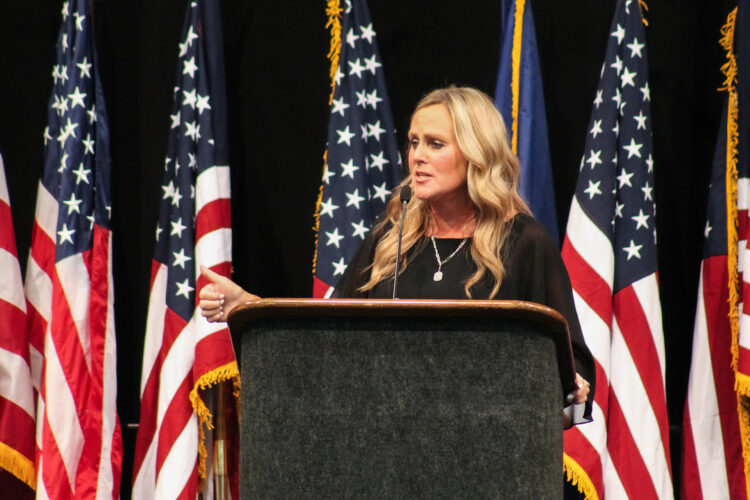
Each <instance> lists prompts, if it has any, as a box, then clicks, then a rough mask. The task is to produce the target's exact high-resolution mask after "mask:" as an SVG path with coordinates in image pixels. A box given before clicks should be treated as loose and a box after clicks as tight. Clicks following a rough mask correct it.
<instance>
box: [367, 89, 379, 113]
mask: <svg viewBox="0 0 750 500" xmlns="http://www.w3.org/2000/svg"><path fill="white" fill-rule="evenodd" d="M382 100H383V99H381V98H380V97H378V89H373V91H372V92H370V93H369V94H367V104H369V105H370V106H372V109H378V103H379V102H380V101H382Z"/></svg>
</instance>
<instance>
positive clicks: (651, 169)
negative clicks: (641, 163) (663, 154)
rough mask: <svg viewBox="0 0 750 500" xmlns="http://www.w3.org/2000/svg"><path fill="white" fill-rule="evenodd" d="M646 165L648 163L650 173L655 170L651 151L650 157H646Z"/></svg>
mask: <svg viewBox="0 0 750 500" xmlns="http://www.w3.org/2000/svg"><path fill="white" fill-rule="evenodd" d="M646 165H648V173H649V174H650V173H651V172H653V171H654V160H653V158H651V154H650V153H649V155H648V158H646Z"/></svg>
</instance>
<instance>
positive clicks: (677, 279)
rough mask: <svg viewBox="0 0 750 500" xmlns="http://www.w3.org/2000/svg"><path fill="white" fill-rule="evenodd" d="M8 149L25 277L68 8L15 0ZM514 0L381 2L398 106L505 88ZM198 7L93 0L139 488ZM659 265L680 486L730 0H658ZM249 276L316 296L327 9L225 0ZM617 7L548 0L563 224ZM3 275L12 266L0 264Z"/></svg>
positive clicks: (237, 245) (7, 43) (238, 268)
mask: <svg viewBox="0 0 750 500" xmlns="http://www.w3.org/2000/svg"><path fill="white" fill-rule="evenodd" d="M0 3H1V5H0V74H1V75H2V77H1V78H0V153H2V155H3V157H4V159H5V168H6V174H7V180H8V185H9V190H10V198H11V204H12V209H13V216H14V224H15V230H16V238H17V244H18V248H19V257H20V260H21V264H22V266H24V268H25V261H26V255H27V254H28V248H29V242H30V236H31V227H32V222H33V216H34V203H35V195H36V194H35V193H36V185H37V182H38V179H39V176H40V174H41V169H42V164H43V158H42V154H43V147H42V146H43V142H42V131H43V129H44V127H45V120H46V109H47V101H48V98H49V94H50V92H51V88H52V76H51V71H52V65H53V63H54V53H55V47H54V44H55V40H56V37H57V32H58V29H59V23H60V10H61V2H51V1H49V0H25V1H23V2H13V1H10V0H3V1H2V2H0ZM500 3H501V1H500V0H476V1H467V2H455V1H450V0H430V1H411V2H407V1H399V0H370V1H369V7H370V11H371V15H372V19H373V24H374V28H375V30H376V31H377V32H378V43H379V47H380V53H381V57H382V62H383V66H384V70H385V75H386V80H387V85H388V92H389V95H390V98H391V106H392V109H393V114H394V118H395V123H396V126H397V127H398V132H399V139H400V140H402V141H403V140H404V133H405V131H406V130H407V129H408V119H409V114H410V112H411V108H412V107H413V105H414V104H415V103H416V101H417V100H418V99H419V97H420V96H421V95H422V94H424V93H425V92H427V91H429V90H431V89H432V88H434V87H437V86H442V85H445V84H449V83H456V84H467V85H472V86H475V87H478V88H480V89H482V90H484V91H486V92H488V93H489V94H490V95H492V94H493V92H494V88H495V78H496V74H497V68H498V57H499V43H500V39H501V37H500V35H501V25H500ZM186 4H187V2H186V0H177V1H172V2H154V1H148V0H129V1H125V0H94V21H95V28H96V39H97V44H98V46H97V50H98V54H99V69H100V71H101V77H102V82H103V85H104V89H105V96H106V100H107V106H108V111H109V118H110V128H111V137H112V143H111V153H112V177H113V181H114V182H113V193H112V197H113V203H112V206H113V210H112V214H113V218H114V221H113V225H114V278H115V286H116V293H115V299H116V326H117V341H118V386H119V392H118V407H119V415H120V419H121V422H122V424H123V431H124V437H125V454H126V456H125V465H124V468H123V478H122V479H123V490H124V492H125V493H126V494H127V491H128V490H129V484H130V475H131V470H130V468H131V463H132V453H133V441H134V437H135V430H134V429H133V428H129V427H127V424H131V423H137V422H138V415H139V397H138V394H139V385H140V383H139V381H140V362H141V353H142V348H143V336H144V327H145V318H146V304H147V298H148V289H149V275H150V265H151V256H152V252H153V234H154V228H155V224H156V219H157V201H158V199H159V192H160V189H159V186H160V184H161V180H162V173H163V158H164V155H165V153H166V144H167V131H168V127H169V113H170V110H171V105H172V88H173V85H174V81H175V73H176V62H177V44H178V42H179V41H180V34H181V29H182V23H183V19H184V16H185V8H186ZM648 4H649V5H648V7H649V10H648V11H646V18H647V20H648V22H649V26H648V27H647V29H646V33H647V50H648V57H649V64H650V86H651V101H652V108H651V109H652V125H653V132H654V150H655V151H654V158H655V175H656V185H655V196H656V203H657V207H658V211H657V217H656V222H657V229H658V232H659V267H660V286H661V297H662V314H663V321H664V333H665V338H666V355H667V400H668V406H669V416H670V424H671V426H670V428H671V431H672V432H671V439H672V451H673V456H672V465H673V469H674V471H673V473H674V476H675V482H676V483H677V482H678V477H679V464H680V460H679V449H680V431H681V419H682V409H683V404H684V399H685V391H686V387H687V378H688V370H689V364H690V353H691V346H692V342H691V338H692V328H693V317H694V310H695V301H696V292H697V282H698V269H699V263H700V249H701V242H702V236H703V227H704V222H705V221H704V216H705V204H706V193H707V188H708V179H709V172H710V164H711V159H712V153H713V147H714V142H715V139H716V134H717V126H718V121H719V116H720V101H721V98H720V95H719V93H718V92H717V88H718V87H719V86H721V83H722V80H723V78H722V75H721V73H720V71H719V68H720V66H721V64H722V62H723V60H724V54H723V51H722V50H721V48H720V47H719V45H718V39H719V29H720V27H721V26H722V24H723V23H724V21H725V18H726V15H727V14H728V12H729V10H730V9H731V8H732V2H730V1H727V0H722V1H718V2H698V1H697V0H683V1H676V0H671V1H669V0H662V1H658V2H657V1H653V0H652V1H651V2H648ZM222 7H223V19H224V37H225V46H226V47H225V48H226V65H227V67H226V72H227V83H228V89H227V91H228V103H229V113H230V115H229V134H230V149H231V167H232V189H233V199H232V210H233V226H234V269H235V279H236V280H237V281H238V282H239V283H240V284H242V285H243V286H245V287H246V288H247V289H249V290H252V291H253V292H255V293H257V294H259V295H261V296H276V297H306V296H310V294H311V290H312V285H311V283H312V279H311V260H312V254H313V238H314V236H313V232H312V224H313V211H314V207H315V199H316V196H317V192H318V187H319V183H320V179H321V175H322V166H323V165H322V155H323V151H324V149H325V140H326V128H327V112H328V92H329V82H328V65H329V63H328V61H327V59H326V54H327V51H328V46H329V35H328V32H327V31H326V28H325V23H326V15H325V2H324V0H319V1H317V2H313V1H306V2H278V1H273V0H224V1H223V3H222ZM614 8H615V0H578V1H575V2H560V1H559V0H534V1H533V12H534V16H535V22H536V32H537V38H538V42H539V53H540V58H541V65H542V74H543V79H544V90H545V98H546V107H547V117H548V122H549V137H550V143H551V153H552V162H553V169H554V177H555V185H556V203H557V211H558V217H559V224H560V227H561V228H564V227H565V223H566V218H567V213H568V208H569V205H570V200H571V197H572V194H573V191H574V189H575V183H576V176H577V172H578V165H579V162H580V158H581V155H582V153H583V145H584V139H585V135H586V132H587V128H588V118H589V113H590V111H591V105H592V100H593V97H594V92H595V89H596V85H597V83H598V77H599V70H600V68H601V64H602V61H603V57H604V50H605V47H606V43H607V39H608V36H609V25H610V22H611V19H612V14H613V13H614ZM0 272H2V271H1V270H0Z"/></svg>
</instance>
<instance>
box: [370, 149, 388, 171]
mask: <svg viewBox="0 0 750 500" xmlns="http://www.w3.org/2000/svg"><path fill="white" fill-rule="evenodd" d="M383 154H384V153H383V151H381V152H380V153H378V154H377V155H374V154H370V159H371V160H372V163H370V167H371V168H377V169H378V170H380V171H381V172H382V171H383V166H384V165H386V164H388V163H390V162H389V161H388V160H386V159H385V158H384V157H383Z"/></svg>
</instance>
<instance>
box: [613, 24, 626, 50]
mask: <svg viewBox="0 0 750 500" xmlns="http://www.w3.org/2000/svg"><path fill="white" fill-rule="evenodd" d="M610 36H616V37H617V43H618V45H619V44H621V43H622V39H623V38H625V28H623V27H622V26H620V24H619V23H618V24H617V29H616V30H615V31H613V32H612V33H611V34H610Z"/></svg>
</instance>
